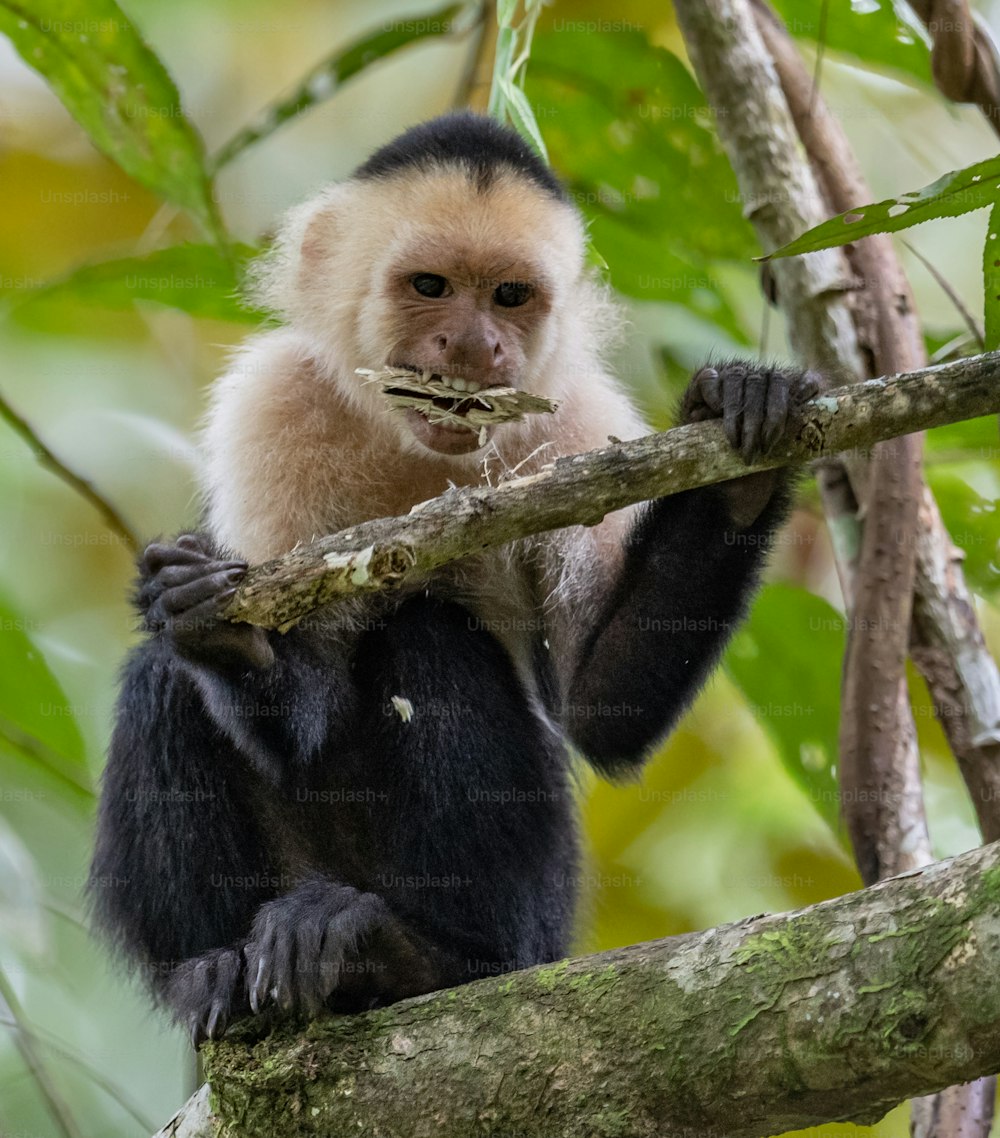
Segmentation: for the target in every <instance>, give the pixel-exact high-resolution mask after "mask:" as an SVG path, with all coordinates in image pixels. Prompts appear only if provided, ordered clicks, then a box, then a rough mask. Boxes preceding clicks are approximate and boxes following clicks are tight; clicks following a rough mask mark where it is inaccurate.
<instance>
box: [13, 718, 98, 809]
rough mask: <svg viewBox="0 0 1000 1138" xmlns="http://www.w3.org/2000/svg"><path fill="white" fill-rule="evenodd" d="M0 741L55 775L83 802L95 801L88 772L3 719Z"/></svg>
mask: <svg viewBox="0 0 1000 1138" xmlns="http://www.w3.org/2000/svg"><path fill="white" fill-rule="evenodd" d="M0 739H3V741H4V742H5V743H7V744H8V745H9V746H11V747H13V748H14V749H15V750H17V751H20V752H21V754H22V755H24V756H25V757H26V758H29V759H31V761H32V762H35V763H38V765H39V766H42V767H44V768H45V770H47V771H48V772H49V774H51V775H54V776H55V777H56V778H57V779H59V781H60V782H62V783H63V784H64V785H65V786H66V787H67V788H68V789H69V790H70V791H72V793H73V795H74V796H75V797H77V798H80V799H82V800H83V801H91V800H93V797H94V788H93V786H91V783H90V778H89V776H88V774H87V771H86V770H85V769H82V768H78V767H77V766H76V765H75V764H73V763H72V762H71V761H70V760H69V759H67V758H66V757H65V756H64V755H60V754H59V752H58V751H55V750H53V749H52V748H51V747H50V746H49V745H48V744H47V743H43V742H42V741H41V739H39V738H37V737H36V736H34V735H30V734H28V732H27V731H24V730H22V729H21V728H20V727H18V726H17V725H16V724H14V723H11V722H9V720H7V719H3V718H0Z"/></svg>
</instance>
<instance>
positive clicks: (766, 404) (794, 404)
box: [681, 360, 820, 528]
mask: <svg viewBox="0 0 1000 1138" xmlns="http://www.w3.org/2000/svg"><path fill="white" fill-rule="evenodd" d="M819 389H820V377H819V375H817V374H816V373H815V372H810V371H800V370H798V369H795V368H772V367H768V366H767V365H766V364H762V363H756V362H749V363H745V362H743V361H741V360H730V361H727V362H725V363H720V364H718V365H717V366H715V367H703V368H701V369H699V370H698V371H697V372H695V374H694V377H693V378H692V380H691V383H690V385H689V386H688V389H687V391H686V392H685V394H684V401H683V402H682V404H681V421H682V422H683V423H700V422H703V421H704V420H706V419H721V420H722V428H723V430H724V431H725V432H726V438H727V439H728V440H729V441H730V443H731V444H732V446H733V448H734V449H735V450H737V451H739V452H740V454H741V455H742V456H743V461H744V462H746V463H752V462H756V461H757V460H758V459H759V458H761V457H763V456H764V455H766V454H769V453H770V452H771V451H772V450H774V448H775V447H776V446H777V445H778V443H779V442H781V440H782V439H784V438H785V436H786V434H787V432H788V430H789V428H790V427H791V425H792V423H793V421H794V412H795V411H797V410H798V408H799V407H801V406H802V404H803V403H807V402H808V401H809V400H810V399H812V397H813V396H814V395H815V394H816V393H817V392H818V391H819ZM781 479H782V473H781V471H777V470H762V471H758V472H757V473H756V474H747V475H744V476H743V477H742V478H734V479H732V480H730V481H729V482H723V483H721V484H720V487H719V489H720V490H721V491H722V493H723V494H724V495H725V498H726V501H727V503H728V506H729V512H730V514H731V516H732V519H733V521H734V522H735V523H736V525H737V526H739V527H741V528H743V527H746V526H749V525H752V524H753V523H754V522H755V521H756V520H757V518H758V517H760V515H761V513H762V512H763V510H764V508H765V506H767V504H768V502H769V501H770V500H771V497H772V495H773V494H774V492H775V489H776V488H777V487H778V486H779V484H780V482H781Z"/></svg>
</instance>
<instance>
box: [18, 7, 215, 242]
mask: <svg viewBox="0 0 1000 1138" xmlns="http://www.w3.org/2000/svg"><path fill="white" fill-rule="evenodd" d="M0 32H3V33H4V34H6V35H7V36H8V37H9V38H10V41H11V43H12V44H13V45H14V47H15V48H16V49H17V51H18V53H19V54H20V55H21V58H22V59H23V60H24V61H25V63H27V64H28V66H29V67H33V68H34V69H35V70H36V71H37V72H38V73H39V74H40V75H41V76H42V77H43V78H44V79H45V80H46V81H47V82H48V84H49V86H50V87H51V88H52V89H53V91H55V93H56V94H57V95H58V96H59V98H60V99H61V100H62V102H63V104H64V105H65V107H66V109H67V110H68V111H69V112H70V114H71V115H72V116H73V117H74V118H75V119H76V120H77V122H78V123H79V124H80V125H81V126H82V127H83V128H84V129H85V130H86V132H87V134H88V135H89V137H90V140H91V142H92V143H93V144H94V145H95V146H96V147H97V148H98V149H99V150H102V151H103V152H104V153H105V154H107V156H108V157H109V158H111V159H113V161H115V162H117V163H118V165H119V166H121V168H122V169H123V170H124V171H125V172H126V173H127V174H129V175H130V176H131V177H133V178H135V180H136V181H137V182H141V183H142V185H144V186H146V187H148V188H149V189H151V190H153V191H154V192H155V193H157V194H159V195H160V196H161V197H163V198H166V199H167V201H170V202H173V203H174V204H175V205H178V206H181V207H182V208H183V209H186V210H188V211H189V212H190V213H192V214H193V215H194V216H195V217H196V218H197V219H198V220H199V221H200V222H201V224H202V225H203V226H204V228H205V231H206V232H207V233H211V234H214V235H216V236H219V235H220V234H221V223H220V222H219V220H218V213H217V211H216V209H215V205H214V203H213V201H212V193H211V186H210V184H209V180H208V177H207V175H206V173H205V167H204V163H203V149H202V142H201V138H200V136H199V135H198V133H197V131H196V130H195V129H194V127H193V126H192V125H191V123H190V122H189V121H188V119H187V117H186V116H185V114H184V112H183V110H182V109H181V104H180V97H179V95H178V94H177V88H176V87H175V86H174V81H173V80H172V79H171V78H170V76H169V75H168V74H167V71H166V69H165V68H164V66H163V64H162V63H160V61H159V59H157V57H156V56H155V55H154V54H153V52H152V51H151V50H150V49H149V48H148V47H147V46H146V44H145V43H144V42H143V40H142V37H141V36H140V35H139V32H138V31H137V29H136V27H135V25H134V24H133V23H132V22H131V21H130V20H129V18H128V17H127V16H126V15H125V13H124V12H123V11H122V10H121V8H119V7H118V5H117V4H115V3H114V0H22V2H21V3H11V0H0Z"/></svg>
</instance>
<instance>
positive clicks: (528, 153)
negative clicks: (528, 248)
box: [354, 111, 566, 201]
mask: <svg viewBox="0 0 1000 1138" xmlns="http://www.w3.org/2000/svg"><path fill="white" fill-rule="evenodd" d="M442 164H443V165H454V166H461V167H463V168H465V169H466V170H467V171H468V172H469V175H470V177H471V178H472V180H473V181H474V182H475V184H476V185H477V186H478V187H479V188H480V189H481V190H485V189H488V188H489V186H490V185H491V183H492V182H493V179H494V178H495V177H496V175H497V173H498V171H501V170H504V169H512V170H515V171H516V172H517V173H518V174H520V175H521V177H522V178H525V179H527V180H528V181H529V182H532V183H533V184H534V185H536V186H538V188H539V189H541V190H544V191H545V192H546V193H547V194H551V195H552V197H554V198H558V199H560V200H561V201H565V200H566V191H565V189H564V188H563V186H562V183H561V182H560V181H559V179H558V178H556V176H555V175H554V174H553V173H552V171H551V170H550V169H549V168H548V166H546V165H545V163H544V162H543V161H542V160H541V159H540V158H539V157H538V155H537V154H536V153H535V152H534V151H533V150H532V149H531V147H530V146H528V144H527V143H526V142H525V141H524V140H523V139H522V138H521V136H520V135H519V134H518V133H517V132H516V131H514V130H511V129H510V128H508V127H504V126H501V125H500V124H499V123H498V122H496V121H495V120H494V119H490V118H486V117H485V116H484V115H476V114H473V113H472V112H471V111H456V112H455V113H454V114H450V115H442V116H441V117H440V118H436V119H433V120H432V121H431V122H426V123H421V124H420V125H419V126H415V127H411V128H410V130H408V131H406V132H405V133H404V134H401V135H400V136H399V137H398V138H396V139H393V141H392V142H389V143H387V144H386V145H385V146H383V147H382V148H381V149H380V150H376V151H375V153H374V154H373V155H372V156H371V158H369V159H367V161H365V162H363V163H362V164H361V165H360V166H359V167H358V168H357V170H355V171H354V177H355V178H359V179H361V180H362V181H363V180H365V179H370V178H384V177H388V176H391V175H395V174H398V173H400V172H404V171H406V170H408V169H412V168H414V167H423V166H431V165H442Z"/></svg>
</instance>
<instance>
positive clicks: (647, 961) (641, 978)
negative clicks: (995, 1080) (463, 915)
mask: <svg viewBox="0 0 1000 1138" xmlns="http://www.w3.org/2000/svg"><path fill="white" fill-rule="evenodd" d="M998 972H1000V844H994V845H991V846H986V847H984V848H982V849H978V850H975V851H973V852H971V853H967V854H963V855H961V856H960V857H957V858H954V859H953V860H951V861H947V862H939V863H936V864H934V865H932V866H930V867H928V868H926V869H923V870H919V871H915V872H912V873H908V874H904V875H903V876H900V877H896V878H892V879H890V880H888V881H885V882H882V883H880V884H878V885H875V886H873V887H871V888H869V889H866V890H863V891H861V892H858V893H852V894H849V895H848V896H846V897H839V898H837V899H836V900H833V901H826V902H823V903H822V904H819V905H813V906H811V907H810V908H807V909H802V910H800V911H798V912H794V913H786V914H783V915H780V916H765V917H757V918H754V919H752V920H745V921H740V922H737V923H736V924H731V925H724V926H721V927H719V928H717V929H712V930H710V931H708V932H703V933H697V934H687V935H685V936H680V937H671V938H669V939H667V940H661V941H653V942H650V943H647V944H641V945H635V946H633V947H631V948H624V949H616V950H614V951H612V952H605V953H601V954H599V955H596V956H587V957H581V958H579V959H577V960H570V961H563V962H561V963H559V964H555V965H546V966H541V967H537V968H532V969H528V970H527V971H524V972H517V973H513V974H511V975H508V976H503V977H495V978H492V979H489V980H483V981H480V982H479V983H475V984H470V985H467V986H465V987H463V988H457V989H452V990H450V991H446V992H437V993H432V994H430V995H427V996H421V997H419V998H417V999H415V1000H408V1001H405V1002H403V1003H400V1004H396V1005H394V1006H393V1007H390V1008H385V1009H382V1010H379V1011H375V1012H369V1013H368V1014H366V1015H362V1016H332V1017H328V1018H325V1019H320V1020H316V1021H314V1022H312V1023H310V1024H308V1026H305V1027H303V1026H302V1025H298V1024H294V1023H289V1024H286V1025H283V1026H278V1027H277V1029H276V1030H275V1031H274V1032H273V1033H272V1034H270V1035H269V1036H267V1037H266V1038H261V1026H262V1025H261V1024H260V1022H259V1021H250V1022H249V1023H248V1024H247V1025H246V1027H244V1028H242V1029H241V1030H242V1034H237V1036H236V1038H235V1040H234V1041H232V1042H224V1043H219V1044H213V1045H210V1046H208V1047H206V1049H205V1058H206V1064H205V1065H206V1072H207V1074H208V1078H209V1080H210V1084H211V1087H212V1095H213V1105H214V1109H215V1112H216V1116H215V1118H214V1119H213V1118H211V1117H210V1115H209V1111H208V1109H207V1101H206V1098H205V1096H204V1095H202V1096H201V1098H200V1099H199V1098H198V1096H196V1098H195V1099H194V1100H192V1103H191V1104H189V1107H190V1109H189V1111H188V1115H187V1119H186V1123H187V1125H188V1126H189V1129H187V1130H183V1129H179V1128H175V1129H174V1130H171V1129H170V1127H169V1126H168V1127H167V1128H166V1129H165V1130H164V1131H163V1132H162V1133H163V1134H178V1133H183V1134H187V1135H189V1136H190V1138H207V1136H208V1135H212V1136H218V1135H227V1136H228V1135H236V1134H239V1135H240V1138H257V1136H258V1135H259V1136H261V1138H264V1136H267V1138H271V1136H272V1135H274V1134H281V1135H283V1136H284V1138H306V1136H317V1138H318V1136H319V1135H330V1134H378V1135H380V1138H430V1136H431V1135H433V1136H434V1138H451V1136H453V1135H454V1136H456V1138H458V1136H461V1138H466V1136H467V1135H470V1134H491V1135H495V1136H496V1135H504V1136H509V1135H515V1134H516V1135H517V1136H518V1138H536V1136H537V1138H562V1136H569V1138H578V1136H579V1135H581V1134H588V1135H591V1134H592V1135H605V1136H611V1135H628V1136H629V1138H653V1136H654V1135H655V1136H656V1138H661V1136H662V1135H665V1134H672V1135H687V1134H691V1135H694V1134H697V1135H699V1136H701V1138H705V1136H706V1135H708V1136H711V1135H717V1136H719V1138H721V1136H723V1135H725V1136H727V1138H758V1136H764V1135H770V1134H776V1133H780V1132H782V1131H785V1130H791V1129H795V1130H797V1129H800V1128H802V1127H806V1126H812V1125H816V1124H819V1123H823V1122H828V1121H832V1120H850V1121H854V1122H858V1123H872V1122H874V1121H875V1120H876V1119H878V1118H880V1117H881V1116H882V1115H883V1114H885V1112H886V1111H888V1110H889V1109H890V1108H892V1107H893V1106H895V1105H896V1104H897V1103H899V1102H901V1101H903V1100H904V1099H907V1098H911V1097H913V1096H915V1095H920V1094H927V1093H929V1092H932V1091H935V1090H938V1089H940V1088H942V1087H945V1086H948V1085H951V1084H953V1083H961V1082H966V1081H968V1080H970V1079H973V1078H976V1077H978V1076H980V1075H984V1074H988V1073H991V1072H993V1071H996V1070H997V1069H1000V985H998V984H997V983H996V976H997V974H998ZM186 1109H188V1108H186Z"/></svg>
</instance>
